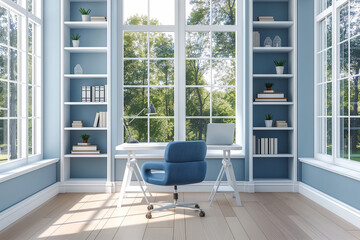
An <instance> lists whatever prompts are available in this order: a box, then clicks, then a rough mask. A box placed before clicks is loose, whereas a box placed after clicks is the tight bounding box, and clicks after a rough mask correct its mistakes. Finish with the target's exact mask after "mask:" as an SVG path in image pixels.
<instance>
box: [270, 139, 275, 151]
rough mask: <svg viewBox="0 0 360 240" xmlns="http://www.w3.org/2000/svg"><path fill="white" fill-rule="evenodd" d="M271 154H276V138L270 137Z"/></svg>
mask: <svg viewBox="0 0 360 240" xmlns="http://www.w3.org/2000/svg"><path fill="white" fill-rule="evenodd" d="M269 149H270V154H274V138H270V147H269Z"/></svg>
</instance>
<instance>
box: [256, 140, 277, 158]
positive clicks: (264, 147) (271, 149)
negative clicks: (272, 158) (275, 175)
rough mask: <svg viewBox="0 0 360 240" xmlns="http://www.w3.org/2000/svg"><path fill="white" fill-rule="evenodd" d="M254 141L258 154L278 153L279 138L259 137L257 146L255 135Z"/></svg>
mask: <svg viewBox="0 0 360 240" xmlns="http://www.w3.org/2000/svg"><path fill="white" fill-rule="evenodd" d="M253 142H254V143H253V144H254V149H256V150H257V154H262V155H265V154H266V155H270V154H278V138H258V139H257V146H256V145H255V143H256V136H255V135H254V136H253ZM254 151H255V150H254Z"/></svg>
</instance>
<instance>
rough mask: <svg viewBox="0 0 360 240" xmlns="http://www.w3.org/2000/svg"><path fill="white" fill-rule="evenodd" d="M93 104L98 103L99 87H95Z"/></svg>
mask: <svg viewBox="0 0 360 240" xmlns="http://www.w3.org/2000/svg"><path fill="white" fill-rule="evenodd" d="M95 102H100V92H99V86H95Z"/></svg>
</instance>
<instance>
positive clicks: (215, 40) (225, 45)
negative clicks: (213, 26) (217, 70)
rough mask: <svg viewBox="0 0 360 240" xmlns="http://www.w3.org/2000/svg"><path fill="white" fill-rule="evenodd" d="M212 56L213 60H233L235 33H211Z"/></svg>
mask: <svg viewBox="0 0 360 240" xmlns="http://www.w3.org/2000/svg"><path fill="white" fill-rule="evenodd" d="M212 56H213V57H215V58H235V33H234V32H213V33H212Z"/></svg>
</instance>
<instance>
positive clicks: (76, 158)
mask: <svg viewBox="0 0 360 240" xmlns="http://www.w3.org/2000/svg"><path fill="white" fill-rule="evenodd" d="M79 8H84V9H89V8H90V9H91V10H92V11H91V13H90V16H104V17H106V18H107V21H106V22H91V21H89V22H82V21H81V14H80V13H79V12H78V9H79ZM110 14H111V0H61V163H60V181H61V186H62V191H65V192H66V191H86V190H85V189H84V190H82V189H81V185H83V184H87V183H92V184H94V183H95V184H96V186H94V189H92V191H108V192H110V191H111V190H112V187H111V177H112V176H111V164H112V163H111V156H112V149H111V111H110V109H111V91H109V89H111V74H110V73H111V71H110V66H111V25H110V24H111V15H110ZM73 33H75V34H77V33H79V34H80V36H81V37H80V46H79V47H73V45H72V41H71V35H72V34H73ZM76 64H80V65H81V66H82V68H83V71H84V72H83V74H75V72H74V66H75V65H76ZM99 85H100V86H105V85H107V95H106V99H105V101H104V102H83V101H82V89H81V87H82V86H99ZM97 112H107V116H106V127H94V125H93V123H94V119H95V116H96V113H97ZM72 121H83V123H84V126H83V127H72ZM82 134H88V135H90V138H89V142H91V143H92V144H94V145H98V148H99V150H100V154H96V155H74V154H71V149H72V146H73V145H76V144H77V143H78V142H81V141H82V139H81V137H80V136H81V135H82ZM69 186H72V188H68V187H69ZM74 186H75V188H74ZM76 187H77V188H76Z"/></svg>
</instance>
